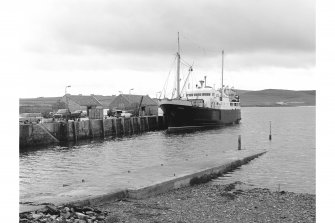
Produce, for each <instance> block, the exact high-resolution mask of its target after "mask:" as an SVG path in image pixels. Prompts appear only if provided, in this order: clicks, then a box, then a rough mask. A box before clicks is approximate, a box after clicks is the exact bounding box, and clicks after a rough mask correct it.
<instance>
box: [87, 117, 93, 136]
mask: <svg viewBox="0 0 335 223" xmlns="http://www.w3.org/2000/svg"><path fill="white" fill-rule="evenodd" d="M88 129H89V134H90V137H91V139H93V138H94V134H93V128H92V119H89V120H88Z"/></svg>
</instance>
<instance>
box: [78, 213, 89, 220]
mask: <svg viewBox="0 0 335 223" xmlns="http://www.w3.org/2000/svg"><path fill="white" fill-rule="evenodd" d="M76 215H77V217H78V218H79V219H86V218H87V216H86V215H85V214H83V213H79V212H76Z"/></svg>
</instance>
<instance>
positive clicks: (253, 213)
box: [20, 182, 316, 223]
mask: <svg viewBox="0 0 335 223" xmlns="http://www.w3.org/2000/svg"><path fill="white" fill-rule="evenodd" d="M245 186H246V184H244V183H242V182H235V183H232V184H227V185H210V184H198V185H194V186H190V187H184V188H179V189H175V190H171V191H168V192H165V193H163V194H160V195H156V196H152V197H148V198H143V199H130V198H126V199H119V200H117V201H105V202H101V203H97V204H95V205H92V206H89V207H87V206H86V207H83V206H81V207H80V206H69V205H68V206H61V207H55V208H53V211H54V215H53V214H51V213H50V210H52V208H51V209H48V208H47V209H44V213H43V210H41V211H40V212H29V213H22V214H20V222H27V223H29V222H34V221H35V222H57V219H58V220H62V218H65V219H66V222H80V220H81V221H82V222H180V223H181V222H315V220H316V203H315V202H316V195H313V194H303V193H293V192H286V191H275V192H273V191H270V190H269V189H265V188H248V187H245ZM55 210H57V211H55ZM72 210H73V212H72ZM78 210H86V212H85V211H82V213H78V212H79V211H78ZM87 210H88V211H87ZM56 212H58V214H57V215H56V214H55V213H56ZM33 217H36V218H38V219H39V220H37V221H36V219H34V218H33ZM66 217H67V218H66ZM29 218H30V219H29ZM47 218H49V219H54V220H50V221H47V220H46V219H47ZM97 218H99V219H100V220H99V221H97ZM85 219H86V220H85Z"/></svg>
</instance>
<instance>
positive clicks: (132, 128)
mask: <svg viewBox="0 0 335 223" xmlns="http://www.w3.org/2000/svg"><path fill="white" fill-rule="evenodd" d="M130 126H131V132H132V133H133V134H134V118H130Z"/></svg>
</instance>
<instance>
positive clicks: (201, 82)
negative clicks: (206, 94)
mask: <svg viewBox="0 0 335 223" xmlns="http://www.w3.org/2000/svg"><path fill="white" fill-rule="evenodd" d="M199 82H200V84H201V88H202V86H203V85H204V81H203V80H201V81H199Z"/></svg>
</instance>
